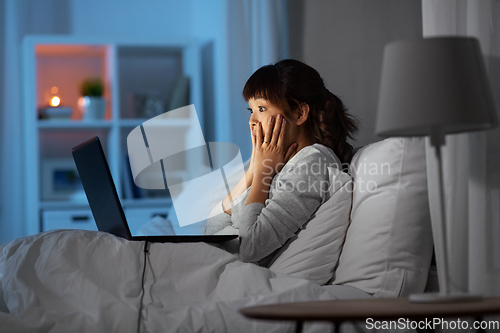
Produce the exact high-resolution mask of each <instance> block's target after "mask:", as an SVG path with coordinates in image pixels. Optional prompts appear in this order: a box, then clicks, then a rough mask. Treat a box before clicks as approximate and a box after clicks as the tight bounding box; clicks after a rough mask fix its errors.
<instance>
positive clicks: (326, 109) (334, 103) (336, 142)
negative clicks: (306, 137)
mask: <svg viewBox="0 0 500 333" xmlns="http://www.w3.org/2000/svg"><path fill="white" fill-rule="evenodd" d="M322 93H323V94H322V95H323V96H322V97H323V100H322V101H321V102H320V103H317V104H313V105H309V109H310V111H309V112H310V117H309V119H308V122H309V130H310V132H311V134H312V135H313V136H314V139H315V141H316V142H318V143H321V144H323V145H325V146H327V147H330V148H331V149H332V150H333V151H334V152H335V154H336V155H337V157H338V158H339V159H340V161H341V162H342V163H350V161H351V157H352V146H351V145H350V144H349V143H348V142H347V140H348V139H354V133H356V131H357V129H358V126H357V121H356V119H355V118H354V117H353V116H351V115H350V114H349V113H348V112H347V108H346V107H345V105H344V103H342V101H341V100H340V98H338V97H337V96H336V95H334V94H333V93H331V92H330V91H329V90H328V89H327V88H325V87H323V91H322ZM311 110H312V112H311Z"/></svg>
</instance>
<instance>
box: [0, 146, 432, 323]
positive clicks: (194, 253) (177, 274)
mask: <svg viewBox="0 0 500 333" xmlns="http://www.w3.org/2000/svg"><path fill="white" fill-rule="evenodd" d="M350 171H351V172H350V174H351V175H352V178H345V177H346V176H345V175H341V174H336V175H333V176H334V177H343V178H342V179H343V182H340V183H339V184H340V185H339V186H338V188H336V189H334V192H335V193H339V197H336V199H338V200H332V202H331V204H330V205H325V207H324V210H323V211H322V212H317V216H316V218H315V219H313V220H311V221H310V222H309V223H308V224H307V225H306V226H305V227H304V228H303V229H302V230H301V231H300V232H299V233H298V234H297V237H296V238H294V239H293V241H290V242H289V243H287V244H286V245H285V246H284V248H283V249H282V251H280V253H278V254H277V256H276V257H275V259H274V260H273V262H272V264H271V265H270V266H269V268H264V267H259V266H257V265H254V264H250V263H244V262H242V261H240V260H238V256H237V254H234V253H231V252H233V251H231V249H230V248H229V247H230V244H227V245H226V247H227V248H222V246H218V245H215V244H205V243H186V244H173V243H164V244H159V243H155V244H150V245H149V246H148V247H146V244H145V243H144V242H129V241H126V240H124V239H121V238H117V237H115V236H112V235H110V234H107V233H102V232H95V231H83V230H54V231H48V232H43V233H40V234H36V235H33V236H28V237H24V238H19V239H16V240H14V241H12V242H10V243H8V244H5V245H2V246H0V331H1V332H139V331H140V332H292V331H293V329H294V325H293V323H288V322H278V323H276V322H265V321H256V320H250V319H247V318H245V317H243V316H242V315H241V314H240V312H239V309H241V308H243V307H247V306H253V305H261V304H270V303H278V302H296V301H309V300H330V299H348V298H370V297H400V296H407V295H408V294H410V293H414V292H422V291H424V288H425V286H426V283H427V276H428V272H429V266H430V261H431V256H432V236H431V224H430V217H429V207H428V206H429V205H428V197H427V178H426V171H425V150H424V141H423V140H422V139H418V138H405V139H403V138H390V139H386V140H383V141H380V142H377V143H374V144H371V145H368V146H366V147H364V148H362V149H360V150H359V151H358V152H357V153H356V154H355V157H354V158H353V162H352V163H351V166H350ZM333 176H332V177H333ZM348 185H349V186H348ZM349 190H350V191H349ZM342 198H343V199H345V198H348V199H349V200H350V201H349V203H350V204H349V205H348V209H347V211H346V210H345V206H346V205H345V202H344V203H343V204H340V203H339V200H342ZM345 200H347V199H345ZM346 214H347V216H346ZM339 220H342V221H339ZM318 235H320V236H321V235H322V236H323V237H320V236H318ZM319 238H321V239H319ZM311 239H315V241H314V242H313V243H312V244H311V242H310V240H311ZM318 239H319V240H318ZM305 244H309V246H305ZM329 327H330V326H329V325H327V324H322V323H310V324H307V325H306V326H305V327H304V331H305V332H322V331H324V330H325V328H328V329H329ZM349 328H350V329H351V330H354V331H359V330H363V323H357V324H356V323H355V324H353V325H351V326H349ZM343 331H345V330H344V328H343Z"/></svg>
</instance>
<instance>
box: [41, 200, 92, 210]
mask: <svg viewBox="0 0 500 333" xmlns="http://www.w3.org/2000/svg"><path fill="white" fill-rule="evenodd" d="M40 208H41V209H44V210H59V209H62V210H70V209H82V208H87V209H90V206H89V203H88V201H81V200H80V201H68V200H57V201H56V200H55V201H41V202H40Z"/></svg>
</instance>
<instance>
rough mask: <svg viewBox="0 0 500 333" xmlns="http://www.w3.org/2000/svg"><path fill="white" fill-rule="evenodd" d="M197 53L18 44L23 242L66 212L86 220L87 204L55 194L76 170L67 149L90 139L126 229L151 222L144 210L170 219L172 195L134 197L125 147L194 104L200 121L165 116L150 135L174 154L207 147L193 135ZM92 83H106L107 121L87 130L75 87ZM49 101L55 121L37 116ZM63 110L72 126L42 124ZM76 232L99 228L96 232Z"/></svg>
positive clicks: (45, 41)
mask: <svg viewBox="0 0 500 333" xmlns="http://www.w3.org/2000/svg"><path fill="white" fill-rule="evenodd" d="M201 46H202V44H200V43H198V42H196V41H188V40H182V41H181V40H178V41H175V42H172V41H169V42H165V41H163V40H160V41H154V40H144V39H141V40H140V41H130V40H127V41H123V40H107V39H104V38H102V39H101V38H97V39H96V38H87V37H78V38H75V37H68V36H27V37H26V38H25V39H24V41H23V80H22V82H23V101H24V103H23V108H24V117H23V121H24V126H23V130H24V131H23V132H24V133H25V134H24V140H23V141H24V143H23V146H24V151H23V158H24V159H25V163H23V165H24V168H23V174H24V179H25V185H24V187H23V196H24V199H25V200H24V207H25V208H26V214H25V221H24V224H25V230H26V234H27V235H30V234H35V233H37V232H40V231H45V230H47V229H50V228H53V227H56V226H59V224H57V223H59V222H60V219H59V217H60V216H63V217H68V218H67V219H66V220H68V219H69V217H71V214H73V212H70V211H74V212H76V211H84V210H85V211H87V213H88V214H89V216H91V213H90V207H89V204H88V202H87V200H86V199H85V197H84V196H83V195H82V196H78V197H77V196H67V197H64V196H62V194H61V191H65V190H66V189H62V187H64V186H65V184H67V183H70V180H69V178H68V179H65V178H64V177H65V174H68V175H69V174H71V172H68V170H69V171H71V170H73V169H75V170H76V167H75V166H74V160H73V158H72V154H71V151H72V148H73V147H75V146H77V145H79V144H81V143H82V142H84V141H86V140H88V139H90V138H92V137H95V136H97V137H99V138H100V140H101V143H102V146H103V150H104V154H105V155H106V160H107V162H108V166H109V169H110V172H111V175H112V177H113V181H114V184H115V187H116V191H117V193H118V195H119V196H120V200H121V202H122V206H123V209H124V211H125V213H128V214H129V216H128V217H127V219H128V222H129V224H130V225H131V227H133V228H135V227H137V226H138V225H139V223H144V221H147V220H148V219H150V216H149V215H147V216H146V215H144V216H142V215H141V214H142V210H146V211H147V210H149V211H151V212H168V211H169V209H170V207H172V199H171V198H170V197H169V192H168V189H165V190H146V189H139V190H138V191H136V190H137V189H136V186H135V185H134V184H133V181H131V175H129V174H130V163H129V162H128V161H127V157H126V156H127V152H128V150H127V148H128V147H127V137H128V135H129V133H130V131H132V130H133V129H134V128H136V127H138V126H141V125H142V124H143V123H145V122H148V121H149V120H150V119H151V118H153V117H154V116H155V115H157V114H163V112H165V111H167V110H174V109H178V108H180V107H183V106H185V105H189V104H194V105H196V108H197V112H196V113H194V112H191V111H189V112H186V114H182V115H176V116H178V117H176V118H174V117H173V116H174V115H173V114H172V115H171V116H170V117H169V116H168V114H167V117H161V118H166V119H162V120H161V121H158V122H154V121H153V122H149V123H148V125H150V124H151V125H152V126H158V127H160V128H161V130H163V128H165V129H166V131H165V133H164V134H165V138H164V140H165V142H169V143H172V142H174V141H175V144H176V145H178V146H179V147H180V150H182V149H187V147H191V146H193V144H192V142H196V143H198V142H200V141H203V133H202V132H201V131H199V130H197V129H198V128H199V126H200V125H202V124H203V123H204V122H203V105H204V103H203V90H202V73H203V72H202V68H201V64H202V63H203V62H202V60H201V56H202V53H201ZM94 77H100V78H101V79H102V81H103V83H104V95H103V97H104V99H105V100H106V112H105V115H104V117H103V119H96V120H87V119H84V115H83V112H82V111H81V108H80V107H79V104H78V99H79V98H80V91H79V86H80V84H81V82H83V81H84V80H85V79H87V78H94ZM56 88H57V89H56ZM55 96H57V97H59V98H60V103H61V104H60V105H61V106H62V107H60V110H57V111H59V113H56V112H53V113H50V112H43V113H42V112H41V111H42V109H45V108H48V105H49V104H50V103H49V102H50V101H52V98H53V97H55ZM63 108H71V111H72V112H71V116H70V117H69V118H55V117H54V118H49V119H40V118H39V115H40V114H43V116H48V115H52V114H58V115H61V116H62V115H64V112H63V111H64V110H62V109H63ZM44 111H46V110H44ZM198 122H199V124H198ZM182 147H186V148H182ZM189 165H190V164H189V161H188V160H187V158H179V159H176V160H175V163H173V164H172V166H171V168H172V169H173V170H181V173H182V172H186V170H188V169H189ZM56 174H57V177H56ZM179 178H183V174H182V175H179ZM73 179H74V178H73ZM65 182H66V183H65ZM47 189H50V190H51V191H52V192H51V191H49V190H47ZM130 189H132V191H130ZM56 192H57V193H56ZM56 194H57V195H56ZM59 199H60V200H59ZM59 213H60V214H59ZM139 213H141V214H139ZM134 214H135V215H134ZM144 214H145V213H144ZM129 217H130V218H129ZM143 217H144V219H143ZM66 220H65V221H66ZM58 221H59V222H58ZM68 221H69V220H68ZM56 222H57V223H56ZM66 222H67V221H66ZM61 225H62V224H61ZM68 225H70V224H68ZM79 225H80V226H83V227H85V228H86V227H95V225H94V224H93V223H89V224H88V225H87V224H86V225H85V226H84V225H83V224H79ZM70 226H72V225H70Z"/></svg>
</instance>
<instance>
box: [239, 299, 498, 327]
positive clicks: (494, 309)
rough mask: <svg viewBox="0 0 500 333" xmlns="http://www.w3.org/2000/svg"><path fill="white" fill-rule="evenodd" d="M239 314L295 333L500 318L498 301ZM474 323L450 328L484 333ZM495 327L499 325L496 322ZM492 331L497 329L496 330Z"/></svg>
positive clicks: (387, 302) (302, 307)
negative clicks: (287, 324) (308, 324)
mask: <svg viewBox="0 0 500 333" xmlns="http://www.w3.org/2000/svg"><path fill="white" fill-rule="evenodd" d="M240 312H241V313H242V314H243V315H245V316H246V317H248V318H253V319H265V320H292V321H295V322H296V323H297V326H296V332H301V331H302V325H303V323H304V322H305V321H327V322H331V323H333V324H334V329H335V332H339V329H340V324H342V323H343V322H348V321H366V323H367V325H370V324H372V325H373V328H375V325H377V323H378V325H382V324H383V323H388V322H389V321H393V322H396V323H398V324H401V325H411V326H406V327H408V328H416V329H417V330H419V331H426V330H429V328H430V329H431V330H432V329H434V328H435V327H436V326H437V325H434V320H433V318H436V319H439V320H441V319H443V318H460V317H468V318H473V319H475V320H476V322H479V321H480V320H481V319H482V318H483V316H485V315H495V314H500V298H484V299H483V300H481V301H477V302H456V303H441V304H436V303H435V304H422V303H410V302H409V301H408V298H372V299H355V300H334V301H314V302H298V303H282V304H271V305H263V306H254V307H249V308H244V309H241V310H240ZM368 320H369V321H368ZM429 322H430V323H431V324H429ZM476 322H471V323H469V322H467V321H464V320H460V321H458V322H457V320H454V321H453V320H450V321H449V323H451V324H449V325H457V324H462V325H468V327H471V328H474V329H476V330H477V331H478V332H484V331H485V328H484V327H474V326H473V325H474V324H476ZM483 323H485V322H483ZM479 324H481V323H480V322H479ZM493 324H495V323H493ZM496 324H497V325H498V324H499V322H496ZM414 325H416V326H418V325H420V327H414ZM461 327H462V326H461ZM396 328H400V327H396ZM493 328H496V329H500V328H499V327H498V326H497V327H493Z"/></svg>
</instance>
